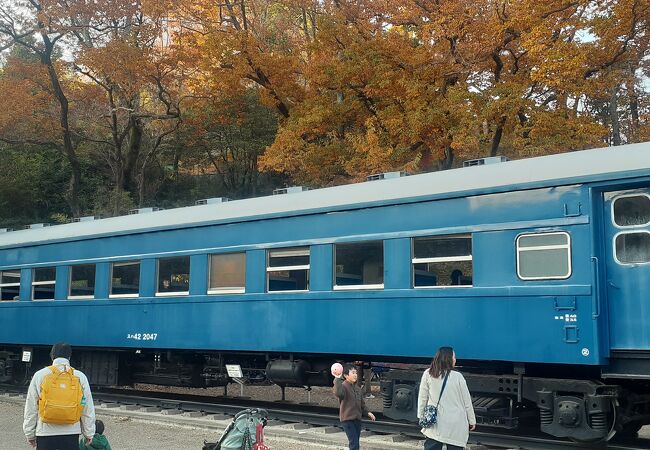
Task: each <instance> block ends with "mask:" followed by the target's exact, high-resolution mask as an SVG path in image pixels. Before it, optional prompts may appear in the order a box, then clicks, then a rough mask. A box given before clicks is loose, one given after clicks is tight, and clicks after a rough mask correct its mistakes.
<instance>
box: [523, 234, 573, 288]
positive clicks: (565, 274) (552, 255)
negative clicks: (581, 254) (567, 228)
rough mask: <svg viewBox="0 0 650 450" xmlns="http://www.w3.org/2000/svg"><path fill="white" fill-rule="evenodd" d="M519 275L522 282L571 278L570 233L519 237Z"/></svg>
mask: <svg viewBox="0 0 650 450" xmlns="http://www.w3.org/2000/svg"><path fill="white" fill-rule="evenodd" d="M516 245H517V275H518V276H519V278H521V279H522V280H564V279H566V278H569V277H570V276H571V238H570V236H569V233H565V232H553V233H531V234H521V235H519V236H517V243H516Z"/></svg>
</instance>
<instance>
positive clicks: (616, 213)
mask: <svg viewBox="0 0 650 450" xmlns="http://www.w3.org/2000/svg"><path fill="white" fill-rule="evenodd" d="M604 205H605V208H604V213H605V220H604V229H605V237H604V238H605V245H604V249H605V270H606V278H605V283H606V286H607V287H606V289H607V302H608V305H609V326H610V346H611V348H612V349H613V350H644V349H645V350H648V349H650V326H649V325H650V188H642V189H630V190H625V191H615V192H606V193H605V194H604Z"/></svg>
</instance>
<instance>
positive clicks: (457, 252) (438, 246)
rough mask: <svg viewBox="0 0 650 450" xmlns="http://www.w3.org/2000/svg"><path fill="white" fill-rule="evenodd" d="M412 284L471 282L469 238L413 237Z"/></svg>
mask: <svg viewBox="0 0 650 450" xmlns="http://www.w3.org/2000/svg"><path fill="white" fill-rule="evenodd" d="M412 263H413V286H415V287H434V286H439V287H446V286H471V285H472V275H473V268H472V237H471V236H469V235H462V236H436V237H423V238H414V239H413V260H412Z"/></svg>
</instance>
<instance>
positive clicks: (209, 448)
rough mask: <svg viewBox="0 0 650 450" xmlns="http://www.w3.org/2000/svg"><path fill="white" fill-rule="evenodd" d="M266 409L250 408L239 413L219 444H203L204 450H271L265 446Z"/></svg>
mask: <svg viewBox="0 0 650 450" xmlns="http://www.w3.org/2000/svg"><path fill="white" fill-rule="evenodd" d="M268 415H269V414H268V412H267V411H266V410H265V409H258V408H250V409H245V410H243V411H240V412H238V413H237V414H236V415H235V417H234V418H233V419H232V422H230V424H229V425H228V427H226V429H225V431H224V432H223V436H221V439H219V442H217V443H209V442H207V441H206V442H203V450H270V449H269V447H267V446H266V445H264V426H265V425H266V421H267V419H268Z"/></svg>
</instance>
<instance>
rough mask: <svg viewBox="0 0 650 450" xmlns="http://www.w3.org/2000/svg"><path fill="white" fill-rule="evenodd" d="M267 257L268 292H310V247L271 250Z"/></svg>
mask: <svg viewBox="0 0 650 450" xmlns="http://www.w3.org/2000/svg"><path fill="white" fill-rule="evenodd" d="M267 255H268V258H267V261H268V263H267V266H266V281H267V289H268V292H282V291H308V290H309V247H295V248H282V249H277V250H269V251H268V253H267Z"/></svg>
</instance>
